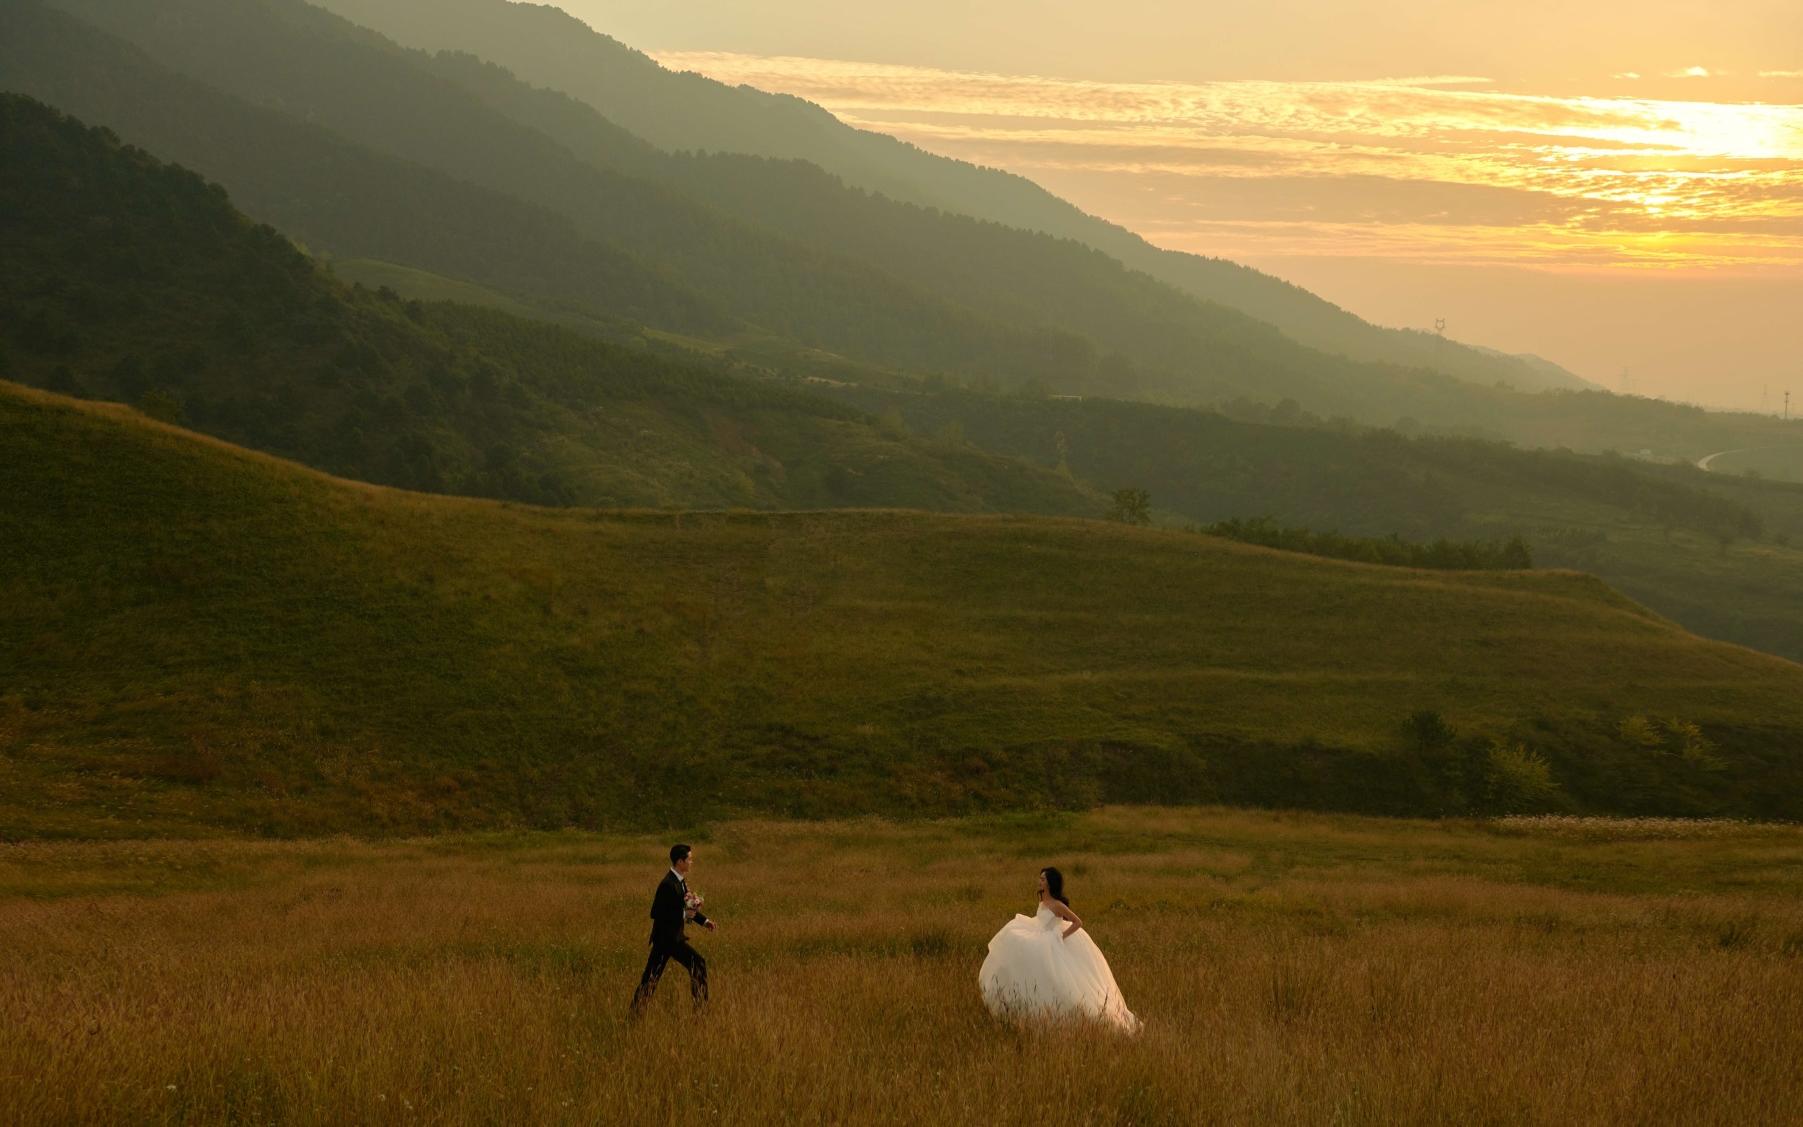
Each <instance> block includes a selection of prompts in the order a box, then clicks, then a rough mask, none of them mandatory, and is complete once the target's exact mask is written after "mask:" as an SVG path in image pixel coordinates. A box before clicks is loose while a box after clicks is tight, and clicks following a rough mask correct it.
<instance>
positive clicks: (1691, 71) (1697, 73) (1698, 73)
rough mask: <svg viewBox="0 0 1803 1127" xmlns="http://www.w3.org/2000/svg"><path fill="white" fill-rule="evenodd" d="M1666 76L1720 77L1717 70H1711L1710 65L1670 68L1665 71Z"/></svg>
mask: <svg viewBox="0 0 1803 1127" xmlns="http://www.w3.org/2000/svg"><path fill="white" fill-rule="evenodd" d="M1665 77H1667V78H1716V77H1719V75H1717V74H1716V73H1715V72H1713V71H1711V70H1710V69H1709V68H1708V67H1685V68H1683V69H1682V70H1668V71H1666V72H1665Z"/></svg>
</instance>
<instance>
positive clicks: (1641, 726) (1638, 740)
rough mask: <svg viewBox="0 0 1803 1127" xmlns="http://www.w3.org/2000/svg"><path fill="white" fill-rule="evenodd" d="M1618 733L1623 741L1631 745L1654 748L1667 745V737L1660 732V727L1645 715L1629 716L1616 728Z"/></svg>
mask: <svg viewBox="0 0 1803 1127" xmlns="http://www.w3.org/2000/svg"><path fill="white" fill-rule="evenodd" d="M1616 734H1617V735H1619V736H1621V742H1622V743H1625V744H1627V745H1628V746H1629V747H1637V748H1646V749H1648V750H1653V749H1657V748H1662V747H1664V746H1665V737H1664V736H1663V735H1661V734H1660V733H1659V729H1658V727H1657V726H1656V725H1654V723H1653V722H1652V721H1651V720H1648V719H1647V718H1646V717H1644V716H1629V717H1627V718H1626V719H1624V720H1623V721H1622V722H1621V725H1620V726H1619V727H1618V728H1616Z"/></svg>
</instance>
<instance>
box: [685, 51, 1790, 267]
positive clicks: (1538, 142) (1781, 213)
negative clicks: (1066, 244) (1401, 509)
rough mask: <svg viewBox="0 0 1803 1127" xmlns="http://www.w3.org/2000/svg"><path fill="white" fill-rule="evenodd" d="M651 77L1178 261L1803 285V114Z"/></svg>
mask: <svg viewBox="0 0 1803 1127" xmlns="http://www.w3.org/2000/svg"><path fill="white" fill-rule="evenodd" d="M658 58H659V59H660V61H661V62H663V63H664V64H665V65H666V66H670V67H673V68H675V69H679V70H694V71H699V72H701V73H703V74H708V75H711V76H712V77H715V78H718V79H720V80H722V81H725V82H729V83H734V84H738V83H743V84H747V85H751V86H755V87H759V88H762V89H766V90H773V91H781V92H784V93H790V94H795V95H798V96H800V97H803V98H807V99H810V100H812V101H816V102H819V103H821V104H823V105H825V106H826V107H827V108H828V109H829V110H832V111H833V112H835V113H837V114H839V115H840V116H841V117H842V118H844V119H846V120H847V121H848V122H849V123H851V124H854V125H860V126H863V127H866V128H872V129H877V130H880V131H882V132H886V133H892V134H895V135H897V136H900V137H903V138H905V139H907V140H910V141H913V142H914V143H916V144H919V145H921V146H923V147H925V148H928V149H931V150H934V151H939V152H943V153H946V154H948V155H952V156H958V157H962V158H964V159H970V160H975V161H979V162H981V163H984V164H992V165H998V166H1001V167H1004V168H1009V169H1012V170H1014V171H1017V172H1021V173H1023V174H1026V175H1030V176H1034V177H1035V178H1037V179H1040V180H1042V181H1043V182H1046V183H1047V184H1048V186H1051V187H1053V188H1054V189H1055V190H1059V191H1061V192H1064V193H1065V194H1066V195H1068V196H1071V197H1072V198H1073V199H1076V200H1077V202H1079V203H1081V204H1083V205H1085V206H1086V207H1088V208H1089V210H1092V211H1096V212H1098V213H1099V214H1103V215H1105V216H1107V217H1108V218H1111V219H1115V220H1117V221H1119V222H1123V223H1126V224H1128V225H1129V226H1132V227H1134V228H1135V229H1136V230H1140V231H1141V232H1142V233H1145V234H1146V235H1147V236H1148V237H1152V238H1154V239H1156V240H1157V241H1160V242H1163V243H1165V244H1166V245H1173V246H1182V247H1184V248H1185V249H1194V250H1203V251H1206V252H1208V253H1215V254H1229V255H1232V254H1244V253H1246V252H1247V251H1246V246H1247V244H1248V242H1249V241H1255V242H1256V244H1257V245H1256V247H1255V253H1257V254H1260V255H1265V256H1269V255H1272V254H1289V253H1294V254H1311V255H1314V254H1332V253H1342V254H1360V255H1370V254H1381V255H1385V256H1389V257H1397V258H1412V259H1418V260H1422V261H1438V260H1442V259H1449V258H1459V259H1461V260H1466V261H1469V260H1471V259H1472V258H1473V256H1476V257H1479V258H1482V259H1484V260H1486V261H1488V260H1492V259H1494V260H1496V261H1507V262H1512V263H1514V264H1517V265H1534V266H1537V267H1542V268H1554V269H1556V268H1574V269H1586V270H1588V269H1595V268H1597V267H1598V266H1599V265H1606V266H1608V267H1610V268H1619V267H1623V266H1643V267H1659V268H1668V269H1669V268H1689V269H1697V268H1709V267H1715V268H1728V267H1731V268H1737V269H1744V268H1750V267H1761V268H1763V267H1768V266H1786V267H1794V266H1797V265H1803V106H1795V105H1758V104H1755V105H1738V104H1718V103H1711V102H1701V101H1671V100H1657V99H1645V98H1603V97H1549V96H1542V95H1532V94H1521V93H1507V92H1502V91H1497V90H1494V89H1485V88H1484V87H1486V86H1488V85H1489V84H1488V83H1487V82H1486V81H1485V80H1484V79H1481V78H1473V77H1469V76H1457V75H1451V76H1426V77H1419V78H1400V79H1385V80H1376V81H1366V82H1265V81H1233V82H1214V83H1168V82H1133V83H1124V82H1095V81H1080V80H1071V79H1061V78H1047V77H1039V76H1031V75H1004V74H989V73H974V72H959V71H946V70H936V69H931V68H924V67H910V66H896V65H887V64H873V63H861V62H847V61H843V60H832V59H813V58H798V57H782V56H776V57H769V56H753V55H743V54H726V53H714V52H690V53H666V54H661V55H659V56H658ZM1692 70H1693V71H1695V72H1697V73H1698V74H1699V75H1701V74H1706V73H1707V72H1706V71H1705V70H1704V68H1701V67H1697V68H1692ZM1620 77H1626V76H1625V75H1624V76H1620ZM1150 188H1155V189H1156V190H1148V189H1150ZM1242 188H1243V189H1244V190H1242ZM1228 208H1230V209H1232V211H1231V214H1228V213H1226V211H1224V209H1228ZM1297 209H1308V215H1309V218H1308V219H1307V220H1306V221H1299V220H1298V219H1297V218H1296V216H1297V215H1298V214H1299V212H1298V211H1297Z"/></svg>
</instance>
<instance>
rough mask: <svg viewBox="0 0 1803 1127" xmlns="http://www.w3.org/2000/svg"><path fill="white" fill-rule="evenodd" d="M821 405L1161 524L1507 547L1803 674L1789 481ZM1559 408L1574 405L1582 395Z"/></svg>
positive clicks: (1315, 430) (872, 403) (1330, 441)
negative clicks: (1097, 497) (1093, 488)
mask: <svg viewBox="0 0 1803 1127" xmlns="http://www.w3.org/2000/svg"><path fill="white" fill-rule="evenodd" d="M830 394H832V395H833V396H835V397H836V398H839V399H841V400H842V401H844V402H846V403H849V404H851V405H853V406H856V407H858V408H859V409H860V410H864V411H869V412H891V413H893V414H894V415H897V416H899V417H900V418H901V419H902V421H903V422H905V423H906V424H907V425H908V426H909V427H911V428H912V429H914V430H916V431H918V432H921V433H929V434H932V433H947V432H952V431H955V432H956V433H958V434H960V435H962V436H963V437H964V438H965V439H966V440H967V441H969V442H971V443H973V444H975V445H977V446H979V447H981V448H982V449H985V450H990V451H993V452H995V453H1000V454H1006V455H1009V456H1012V457H1016V458H1020V459H1023V460H1025V461H1028V462H1030V463H1034V464H1036V465H1040V466H1044V467H1047V468H1062V469H1065V470H1068V471H1069V472H1070V473H1072V474H1073V475H1075V476H1076V477H1077V478H1078V479H1080V480H1084V481H1090V482H1094V483H1095V484H1096V485H1098V486H1101V487H1103V488H1104V489H1116V488H1123V487H1128V486H1131V487H1135V488H1142V489H1146V490H1148V491H1149V492H1150V493H1151V494H1152V500H1153V504H1154V505H1155V506H1156V507H1157V508H1158V509H1159V510H1161V511H1162V512H1163V513H1165V514H1167V516H1168V519H1169V520H1170V521H1171V522H1172V523H1178V524H1181V523H1202V524H1208V523H1213V522H1215V521H1221V520H1230V519H1236V518H1248V517H1260V516H1263V517H1270V518H1272V519H1273V520H1275V521H1276V522H1277V523H1279V524H1284V525H1292V526H1297V525H1299V526H1304V527H1308V528H1313V529H1317V530H1322V531H1327V530H1333V531H1338V532H1342V533H1346V534H1350V535H1360V536H1389V535H1392V534H1395V535H1400V536H1403V537H1405V538H1408V539H1410V540H1415V541H1427V540H1435V539H1440V538H1448V539H1454V540H1473V539H1477V540H1484V539H1489V540H1507V539H1509V538H1510V537H1516V536H1519V537H1522V538H1523V539H1525V540H1526V541H1527V542H1528V543H1529V544H1531V545H1532V547H1533V552H1534V558H1535V559H1536V561H1538V562H1540V563H1542V564H1550V565H1552V566H1555V567H1570V568H1576V569H1579V570H1582V571H1588V572H1593V573H1595V574H1597V575H1599V576H1601V577H1602V578H1603V579H1605V580H1607V581H1608V582H1609V583H1610V584H1611V585H1613V586H1615V587H1616V588H1618V589H1619V590H1621V591H1623V592H1625V593H1627V594H1628V595H1630V596H1631V597H1633V598H1634V599H1636V600H1638V601H1640V602H1642V603H1644V604H1645V605H1647V606H1648V607H1651V608H1652V609H1654V610H1655V611H1657V612H1658V613H1659V614H1661V615H1663V616H1665V617H1667V618H1670V619H1672V620H1673V621H1676V622H1678V623H1680V624H1682V625H1683V626H1684V627H1686V628H1687V629H1690V630H1694V631H1696V632H1698V633H1700V634H1704V635H1706V636H1708V637H1712V638H1720V639H1723V640H1726V641H1731V642H1738V643H1740V644H1742V645H1748V646H1754V647H1757V648H1759V649H1763V650H1767V651H1769V652H1772V653H1777V654H1781V655H1783V656H1785V657H1788V658H1791V659H1793V660H1803V601H1800V600H1799V599H1798V596H1797V584H1796V576H1797V575H1798V574H1799V573H1800V572H1803V486H1800V485H1794V484H1788V483H1783V482H1776V481H1758V480H1749V479H1746V478H1742V477H1739V476H1735V475H1729V474H1708V473H1704V472H1702V471H1701V470H1698V469H1696V468H1695V467H1692V466H1689V465H1656V464H1651V463H1648V462H1644V461H1640V460H1637V459H1631V458H1623V457H1608V456H1594V455H1578V454H1573V453H1571V452H1570V451H1527V450H1518V449H1515V448H1513V447H1510V446H1506V445H1503V444H1501V443H1497V442H1490V441H1479V440H1474V439H1458V438H1445V437H1434V436H1416V437H1413V438H1410V437H1405V436H1403V435H1400V434H1397V433H1395V432H1394V431H1387V430H1378V431H1370V430H1360V429H1357V428H1351V427H1344V426H1333V425H1329V424H1328V423H1326V422H1325V421H1323V420H1321V419H1318V418H1313V417H1310V416H1308V415H1306V414H1305V413H1302V412H1300V411H1297V410H1295V409H1294V408H1293V405H1292V409H1291V410H1288V411H1275V412H1269V411H1251V412H1248V414H1247V416H1246V417H1228V416H1226V415H1223V414H1219V413H1215V412H1207V411H1196V410H1189V409H1182V408H1171V407H1161V406H1155V405H1151V404H1144V403H1121V402H1113V401H1108V400H1099V399H1088V400H1083V401H1081V402H1078V401H1070V400H1050V399H1044V398H1022V397H1001V396H993V395H975V394H971V393H968V392H959V391H950V390H943V389H941V390H938V391H935V392H934V393H932V394H925V395H923V394H895V393H893V392H888V391H884V390H882V389H880V388H875V387H849V386H848V387H838V388H834V389H832V390H831V392H830ZM1558 398H1562V399H1567V400H1571V401H1573V408H1574V409H1580V408H1581V406H1582V403H1581V401H1582V400H1587V399H1589V398H1590V397H1589V396H1587V395H1586V396H1560V397H1558ZM1647 402H1649V401H1638V400H1637V401H1623V402H1622V405H1623V406H1633V405H1636V404H1639V403H1647ZM1696 414H1697V415H1698V416H1701V417H1702V421H1703V422H1705V423H1708V422H1712V421H1714V417H1712V416H1703V413H1702V412H1696ZM1275 424H1281V425H1275ZM1793 425H1794V424H1793Z"/></svg>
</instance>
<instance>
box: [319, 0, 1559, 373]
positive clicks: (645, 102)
mask: <svg viewBox="0 0 1803 1127" xmlns="http://www.w3.org/2000/svg"><path fill="white" fill-rule="evenodd" d="M320 6H321V7H324V8H328V9H330V10H332V11H335V12H338V13H339V14H341V15H343V16H345V17H347V18H348V19H351V20H353V21H355V22H356V23H359V24H362V25H363V26H366V27H370V28H374V29H375V30H377V31H380V32H382V33H383V34H385V35H388V36H390V37H392V38H393V39H395V40H396V41H397V42H400V43H404V44H406V45H408V46H413V47H421V48H425V49H427V50H432V51H461V52H469V53H472V54H476V55H480V56H481V57H482V58H484V59H487V60H489V61H491V62H494V63H497V64H499V65H501V66H504V67H507V68H508V69H509V70H511V71H513V73H514V74H515V75H517V76H518V77H519V78H521V79H522V80H524V81H526V82H529V83H532V84H534V85H538V86H542V87H546V88H548V89H552V90H557V91H560V92H562V93H565V94H568V95H570V96H571V97H574V98H577V99H579V100H581V101H583V102H585V103H587V104H588V105H590V106H592V107H593V108H595V109H596V110H598V111H599V112H601V113H603V114H605V115H606V116H607V117H608V118H609V119H610V120H612V121H614V122H616V123H617V124H619V125H621V126H623V127H625V128H626V129H628V130H630V131H632V132H633V133H634V134H637V135H638V136H639V137H642V138H644V139H646V140H647V141H649V142H651V143H652V144H654V145H657V146H658V147H660V148H663V149H665V150H668V151H672V152H675V151H683V150H693V151H699V152H715V153H749V154H753V155H756V156H765V157H774V158H779V159H797V160H805V161H809V162H811V163H813V164H816V165H818V166H819V167H820V168H822V169H825V170H826V171H827V172H830V173H832V174H834V175H836V176H839V177H841V178H843V179H844V180H845V182H846V183H848V184H851V185H854V186H857V187H861V188H866V189H869V190H870V191H873V192H881V193H882V194H884V195H886V196H889V197H890V198H892V199H896V200H901V201H904V202H907V203H914V204H919V205H921V206H924V207H931V208H938V209H941V210H944V211H948V212H952V213H955V214H960V215H968V216H974V217H976V218H978V219H987V220H992V221H994V222H997V223H1002V224H1006V225H1008V226H1011V227H1019V228H1024V229H1027V230H1032V231H1042V232H1045V233H1047V234H1051V235H1055V236H1058V237H1060V238H1067V239H1073V240H1075V241H1077V242H1079V243H1082V244H1084V245H1086V246H1090V247H1093V248H1095V249H1096V250H1099V251H1102V252H1103V253H1104V254H1107V255H1109V256H1111V257H1113V258H1115V259H1118V260H1119V261H1120V262H1122V263H1125V264H1126V265H1127V266H1130V267H1132V268H1133V269H1136V270H1142V271H1144V272H1145V273H1147V274H1149V275H1151V276H1152V277H1154V278H1157V279H1159V280H1160V281H1163V282H1167V283H1169V284H1170V285H1173V286H1175V287H1177V288H1178V289H1180V290H1183V291H1184V292H1186V293H1188V294H1190V295H1191V296H1193V297H1197V298H1201V299H1202V300H1205V301H1212V302H1218V303H1219V304H1221V305H1225V306H1228V307H1229V308H1233V309H1237V310H1239V311H1241V312H1242V313H1247V314H1250V315H1251V316H1253V317H1256V318H1258V319H1259V320H1262V321H1267V322H1269V323H1271V324H1272V325H1275V326H1276V327H1278V328H1279V329H1281V330H1283V331H1284V332H1285V333H1286V334H1288V335H1289V336H1291V337H1292V338H1294V339H1295V340H1297V341H1300V342H1301V343H1303V344H1307V345H1309V346H1311V347H1314V348H1318V349H1320V350H1322V351H1324V352H1330V353H1339V354H1343V355H1346V356H1349V357H1352V358H1354V359H1358V360H1377V361H1382V362H1385V363H1391V364H1400V365H1404V366H1408V367H1422V368H1431V369H1434V370H1437V371H1441V372H1446V373H1448V374H1450V375H1453V376H1457V377H1459V378H1461V379H1466V380H1471V381H1474V382H1478V383H1485V384H1489V383H1494V382H1498V381H1501V382H1504V383H1508V384H1512V385H1514V386H1516V387H1518V388H1521V389H1523V390H1537V389H1541V388H1568V389H1579V388H1590V387H1593V386H1594V385H1592V384H1590V383H1589V382H1588V381H1586V380H1584V379H1582V378H1580V377H1578V376H1576V375H1573V374H1572V373H1571V372H1568V371H1566V370H1565V369H1563V368H1560V367H1558V366H1557V365H1554V364H1551V363H1548V362H1547V361H1545V360H1541V359H1539V358H1537V357H1525V356H1523V357H1515V356H1508V355H1505V354H1502V353H1499V352H1496V351H1494V350H1490V349H1481V348H1471V347H1467V346H1464V345H1460V344H1457V343H1455V342H1450V341H1444V340H1441V339H1439V338H1438V337H1436V336H1435V335H1433V334H1430V333H1425V332H1418V331H1412V330H1403V329H1386V328H1379V327H1377V326H1375V325H1372V324H1370V323H1368V322H1366V321H1364V320H1362V319H1360V318H1358V317H1356V316H1354V315H1353V314H1351V313H1348V312H1346V311H1345V310H1344V309H1341V308H1339V307H1338V306H1336V305H1333V304H1332V303H1330V302H1327V301H1324V300H1322V299H1321V298H1319V297H1317V296H1315V295H1314V294H1311V293H1309V292H1308V291H1307V290H1304V289H1302V288H1301V287H1299V286H1294V285H1291V284H1289V283H1287V282H1284V281H1282V280H1280V279H1277V278H1273V277H1271V276H1270V275H1268V274H1263V273H1260V272H1259V271H1256V270H1253V269H1251V268H1249V267H1246V266H1241V265H1239V264H1237V263H1233V262H1229V261H1226V260H1224V259H1219V258H1206V257H1203V256H1200V255H1194V254H1185V253H1181V252H1177V251H1169V250H1163V249H1160V248H1158V247H1154V246H1152V245H1151V244H1150V243H1147V242H1146V241H1145V240H1144V239H1142V238H1140V237H1139V236H1137V235H1135V234H1133V233H1132V232H1131V231H1128V230H1126V229H1125V228H1122V227H1119V226H1117V225H1115V224H1112V223H1108V222H1106V221H1105V220H1101V219H1098V218H1096V217H1094V216H1092V215H1087V214H1085V213H1084V212H1082V211H1080V210H1079V209H1077V208H1076V207H1074V206H1072V205H1071V204H1069V203H1067V202H1065V201H1064V200H1061V199H1059V198H1058V197H1056V196H1054V195H1052V194H1051V193H1050V192H1047V191H1046V190H1044V189H1043V188H1041V187H1039V186H1038V185H1037V184H1034V183H1033V182H1032V181H1030V180H1027V179H1025V178H1023V177H1020V176H1016V175H1013V174H1011V173H1007V172H1003V171H1001V170H998V169H993V168H981V167H978V166H976V165H972V164H968V163H966V162H963V161H958V160H952V159H949V158H946V157H940V156H935V155H934V154H931V153H928V152H925V151H923V150H921V149H919V148H917V147H916V146H913V145H910V144H907V143H905V142H902V141H898V140H896V139H895V138H893V137H888V136H885V135H883V134H880V133H873V132H869V131H866V130H859V129H854V128H852V127H850V126H847V125H845V124H844V123H843V122H841V121H839V120H838V119H837V118H835V117H833V116H832V115H831V114H829V113H827V112H826V111H825V110H823V109H821V108H820V107H819V106H816V105H814V104H812V103H810V102H806V101H803V100H801V99H798V98H794V97H791V96H788V95H778V94H767V93H764V92H761V91H757V90H753V89H751V88H749V87H742V86H741V87H730V86H727V85H725V84H723V83H720V82H716V81H714V80H712V79H709V78H706V77H704V76H701V75H696V74H684V73H676V72H672V71H669V70H667V69H665V68H664V67H663V66H661V65H659V64H658V63H657V62H656V61H655V60H653V59H651V58H649V57H648V56H646V55H644V54H643V53H641V52H639V51H635V50H633V49H632V48H630V47H627V46H625V45H624V44H621V43H619V42H618V41H616V40H614V39H611V38H609V37H608V36H606V35H603V34H601V33H599V32H597V31H595V30H593V29H591V28H590V27H589V26H588V25H586V24H584V23H583V22H582V21H580V20H578V19H576V18H575V17H573V16H571V15H569V14H567V13H566V12H564V11H562V10H560V9H558V8H556V7H553V6H551V5H539V4H525V3H513V2H511V0H320Z"/></svg>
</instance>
